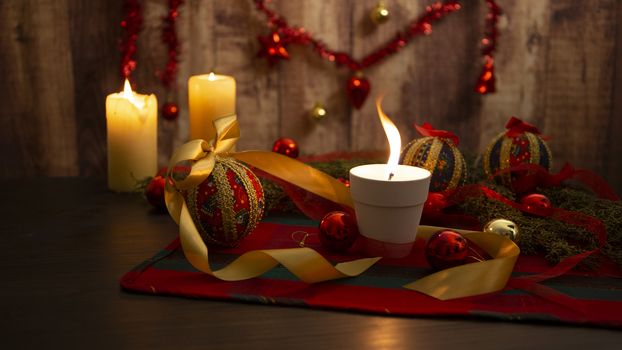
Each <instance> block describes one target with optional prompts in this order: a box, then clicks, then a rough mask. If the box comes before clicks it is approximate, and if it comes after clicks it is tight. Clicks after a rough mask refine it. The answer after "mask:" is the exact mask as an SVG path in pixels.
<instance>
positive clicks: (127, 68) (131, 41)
mask: <svg viewBox="0 0 622 350" xmlns="http://www.w3.org/2000/svg"><path fill="white" fill-rule="evenodd" d="M123 10H124V11H125V18H124V19H123V20H122V21H121V28H123V29H124V33H123V38H122V39H121V45H120V48H119V50H120V51H121V69H120V73H121V77H122V78H126V79H129V78H130V75H132V72H133V71H134V70H135V69H136V59H135V58H134V55H135V54H136V48H137V46H136V41H137V40H138V33H139V32H140V30H141V27H142V24H143V16H142V13H141V6H140V1H138V0H125V2H124V3H123Z"/></svg>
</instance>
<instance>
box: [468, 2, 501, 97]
mask: <svg viewBox="0 0 622 350" xmlns="http://www.w3.org/2000/svg"><path fill="white" fill-rule="evenodd" d="M486 5H487V6H488V14H487V15H486V29H485V30H484V38H482V41H481V53H482V56H483V59H484V65H483V67H482V72H481V73H480V75H479V78H478V80H477V85H476V86H475V92H477V93H480V94H482V95H484V94H488V93H491V92H495V91H496V86H495V82H496V78H495V60H494V58H493V56H492V54H493V52H494V51H495V49H496V48H497V38H498V37H499V30H498V29H497V24H498V22H499V16H501V15H502V14H503V12H502V11H501V8H500V7H499V5H497V3H496V2H495V0H486Z"/></svg>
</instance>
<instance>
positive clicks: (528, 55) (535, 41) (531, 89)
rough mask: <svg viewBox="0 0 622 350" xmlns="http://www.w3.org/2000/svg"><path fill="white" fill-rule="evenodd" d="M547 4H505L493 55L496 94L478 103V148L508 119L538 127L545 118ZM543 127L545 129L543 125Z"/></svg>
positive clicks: (536, 1)
mask: <svg viewBox="0 0 622 350" xmlns="http://www.w3.org/2000/svg"><path fill="white" fill-rule="evenodd" d="M549 3H550V1H545V0H529V1H506V2H504V3H503V4H502V5H503V10H504V13H506V15H505V16H503V17H502V18H501V21H500V30H501V31H500V38H499V45H498V48H497V51H496V53H495V63H496V74H497V92H496V93H494V94H489V95H486V96H485V97H483V98H482V99H481V101H482V106H481V109H480V111H479V114H480V116H479V120H480V123H479V124H480V125H479V139H480V140H479V146H478V147H477V148H476V149H477V150H481V151H483V150H484V149H485V147H486V146H487V145H488V143H489V142H490V140H492V139H493V137H495V136H496V135H497V134H499V133H500V132H501V131H503V126H504V125H505V123H506V122H507V120H508V119H509V117H510V116H517V117H519V118H521V119H523V120H525V121H527V122H530V123H533V124H536V125H541V123H542V119H543V118H544V117H545V115H544V95H543V94H542V87H543V86H544V83H545V73H546V72H545V69H546V64H545V62H546V49H547V43H548V38H549V21H548V18H549V17H550V15H549V13H550V4H549ZM543 126H544V125H543Z"/></svg>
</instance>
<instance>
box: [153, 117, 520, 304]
mask: <svg viewBox="0 0 622 350" xmlns="http://www.w3.org/2000/svg"><path fill="white" fill-rule="evenodd" d="M214 127H215V130H216V137H215V138H214V139H212V140H210V141H209V142H207V141H204V140H193V141H190V142H188V143H186V144H184V145H182V146H181V147H179V148H178V149H177V151H176V152H175V153H174V154H173V157H172V158H171V161H170V163H169V179H170V180H168V181H167V184H166V193H165V198H166V206H167V208H168V211H169V213H170V215H171V216H172V217H173V219H174V220H175V222H177V224H178V225H179V236H180V241H181V245H182V248H183V251H184V254H185V256H186V258H187V259H188V261H189V262H190V263H191V264H192V266H194V267H195V268H196V269H198V270H199V271H202V272H205V273H207V274H210V275H212V276H214V277H216V278H219V279H221V280H225V281H240V280H245V279H250V278H254V277H257V276H260V275H262V274H263V273H265V272H267V271H269V270H270V269H272V268H274V267H275V266H277V265H278V264H281V265H283V266H284V267H285V268H286V269H288V270H289V271H290V272H291V273H293V274H294V275H295V276H296V277H298V278H299V279H300V280H302V281H304V282H307V283H315V282H322V281H328V280H333V279H338V278H344V277H353V276H357V275H359V274H361V273H363V272H364V271H366V270H367V269H368V268H369V267H371V266H372V265H373V264H375V263H376V262H377V261H378V260H380V258H365V259H357V260H353V261H350V262H345V263H340V264H337V265H335V266H333V265H332V264H331V263H330V262H329V261H327V260H326V259H324V257H322V256H321V255H320V254H319V253H318V252H316V251H315V250H313V249H310V248H289V249H266V250H254V251H250V252H247V253H244V254H242V255H241V256H240V257H238V258H237V259H236V260H234V261H233V262H232V263H230V264H229V265H227V266H225V267H224V268H222V269H220V270H217V271H214V270H213V269H212V268H211V266H210V263H209V252H208V249H207V246H206V245H205V243H204V241H203V239H202V238H201V236H200V234H199V232H198V230H197V228H196V226H195V224H194V222H193V220H192V217H191V216H190V212H189V211H188V208H187V206H186V203H185V201H184V198H183V196H182V195H181V193H180V192H179V191H180V190H181V191H183V190H187V189H190V188H192V187H194V186H197V185H199V184H200V183H201V182H203V181H204V180H205V179H206V178H207V177H208V176H209V175H210V173H211V171H212V170H213V168H214V164H215V163H216V158H217V157H219V156H227V157H234V158H236V159H238V160H240V161H242V162H244V163H247V164H249V165H251V166H254V167H256V168H258V169H261V170H263V171H265V172H266V173H269V174H271V175H273V176H276V177H278V178H280V179H282V180H285V181H287V182H289V183H292V184H294V185H296V186H298V187H301V188H303V189H305V190H306V191H309V192H312V193H314V194H316V195H319V196H321V197H323V198H325V199H328V200H330V201H333V202H335V203H338V204H340V205H343V206H347V207H350V208H352V207H353V205H352V199H351V197H350V191H349V189H348V188H347V187H345V186H344V185H343V184H342V183H341V182H339V181H337V180H336V179H334V178H333V177H331V176H329V175H327V174H325V173H323V172H321V171H319V170H317V169H314V168H312V167H310V166H308V165H306V164H304V163H302V162H299V161H296V160H294V159H291V158H289V157H286V156H283V155H281V154H278V153H274V152H262V151H245V152H238V153H229V151H231V149H232V147H233V146H234V145H235V143H236V142H237V140H238V138H239V137H240V130H239V126H238V122H237V119H236V116H235V115H231V116H227V117H223V118H219V119H217V120H215V121H214ZM440 229H441V228H439V227H433V226H420V227H419V230H418V233H417V238H418V239H427V238H428V237H429V236H430V235H431V234H432V233H434V232H436V231H438V230H440ZM456 231H459V232H461V233H463V234H464V236H465V237H466V238H468V239H469V240H471V241H473V242H475V243H476V244H477V245H478V246H480V247H481V248H482V249H484V250H485V251H486V252H487V253H488V254H490V255H491V256H492V257H493V259H492V260H488V261H483V262H477V263H473V264H467V265H462V266H457V267H453V268H450V269H446V270H443V271H439V272H436V273H434V274H431V275H429V276H426V277H424V278H421V279H419V280H417V281H415V282H412V283H409V284H407V285H405V286H404V287H405V288H408V289H412V290H416V291H419V292H421V293H424V294H427V295H429V296H432V297H435V298H438V299H441V300H448V299H454V298H460V297H467V296H473V295H478V294H484V293H491V292H495V291H498V290H501V289H503V288H504V287H505V284H506V282H507V280H508V279H509V277H510V275H511V272H512V270H513V268H514V263H515V262H516V259H517V258H518V254H519V252H520V251H519V249H518V247H517V246H516V245H515V244H514V243H513V242H512V241H511V240H509V239H507V238H505V237H502V236H499V235H494V234H488V233H483V232H475V231H460V230H456Z"/></svg>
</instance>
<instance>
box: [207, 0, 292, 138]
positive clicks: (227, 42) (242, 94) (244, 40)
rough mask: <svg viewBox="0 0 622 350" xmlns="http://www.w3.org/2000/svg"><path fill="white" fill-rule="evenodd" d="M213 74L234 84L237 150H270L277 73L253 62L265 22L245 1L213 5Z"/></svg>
mask: <svg viewBox="0 0 622 350" xmlns="http://www.w3.org/2000/svg"><path fill="white" fill-rule="evenodd" d="M214 13H215V16H216V26H215V28H214V31H215V33H216V35H215V40H214V47H215V52H216V61H215V67H216V71H217V72H219V73H222V74H227V75H232V76H233V77H234V78H235V79H236V83H237V100H236V110H237V114H238V120H239V121H240V127H241V130H242V131H241V132H242V138H241V139H240V142H238V149H241V150H243V149H262V150H269V149H271V146H272V142H273V141H274V140H275V139H276V137H277V135H278V124H279V118H280V111H279V104H278V103H279V102H278V101H279V98H280V97H279V90H278V81H279V80H278V79H279V76H278V71H276V70H272V69H269V67H268V66H267V65H266V63H265V61H264V60H260V59H258V58H257V52H258V50H259V48H258V44H257V35H260V34H263V33H265V32H266V31H267V29H266V25H265V19H264V18H262V17H261V16H259V14H258V13H257V12H256V11H255V7H254V3H253V2H251V1H246V0H233V1H229V0H218V1H216V2H215V7H214Z"/></svg>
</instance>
